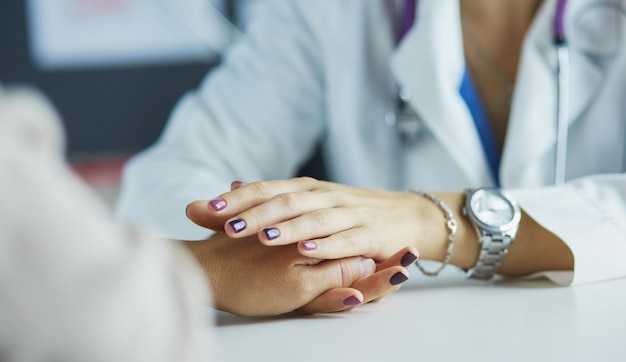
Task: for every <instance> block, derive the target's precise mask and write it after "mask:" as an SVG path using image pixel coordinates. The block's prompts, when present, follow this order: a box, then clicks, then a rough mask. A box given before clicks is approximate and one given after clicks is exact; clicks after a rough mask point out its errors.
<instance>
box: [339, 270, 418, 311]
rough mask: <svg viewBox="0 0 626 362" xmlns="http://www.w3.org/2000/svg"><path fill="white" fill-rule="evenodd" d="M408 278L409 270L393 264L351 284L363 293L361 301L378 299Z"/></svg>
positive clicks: (397, 287)
mask: <svg viewBox="0 0 626 362" xmlns="http://www.w3.org/2000/svg"><path fill="white" fill-rule="evenodd" d="M408 279H409V271H408V270H407V269H405V268H403V267H401V266H393V267H390V268H387V269H384V270H381V271H379V272H376V273H374V274H373V275H371V276H369V277H367V278H363V279H360V280H358V281H356V282H355V283H354V284H352V286H351V287H352V288H355V289H358V290H360V291H361V293H363V298H364V299H363V303H367V302H370V301H374V300H379V299H381V298H383V297H385V296H387V295H389V294H390V293H393V292H395V291H396V290H398V289H400V287H401V286H402V284H403V283H404V282H406V281H407V280H408Z"/></svg>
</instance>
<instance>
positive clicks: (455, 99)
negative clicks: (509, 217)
mask: <svg viewBox="0 0 626 362" xmlns="http://www.w3.org/2000/svg"><path fill="white" fill-rule="evenodd" d="M464 59H465V58H464V54H463V43H462V36H461V29H460V21H459V4H458V2H457V1H421V2H420V7H419V9H418V15H417V21H416V22H415V26H414V27H413V28H412V29H411V31H410V32H409V33H408V34H407V35H406V36H405V38H404V39H403V41H402V43H401V44H400V45H399V46H398V49H397V50H396V52H395V53H394V54H393V56H392V67H393V73H394V76H395V78H396V80H397V82H398V83H399V84H400V85H401V86H402V87H404V89H405V90H406V91H408V93H409V96H410V102H411V105H412V106H413V108H414V109H415V111H416V112H417V114H418V115H419V116H420V117H421V119H422V121H423V122H424V123H425V125H426V127H427V128H428V129H429V131H430V132H431V133H432V135H433V137H435V138H436V139H437V140H438V142H439V143H440V144H441V145H443V147H444V148H445V149H446V151H447V152H448V153H449V154H450V155H451V156H452V158H453V159H454V160H456V162H457V163H458V166H459V168H460V169H461V170H462V171H463V172H464V174H465V175H466V177H467V179H468V180H469V182H470V184H472V185H490V184H492V183H493V180H492V177H491V175H490V171H489V166H488V164H487V161H486V158H485V155H484V152H483V149H482V146H481V144H480V140H479V138H478V135H477V133H476V129H475V126H474V124H473V121H472V118H471V115H470V113H469V111H468V109H467V106H466V104H465V102H464V101H463V99H462V98H461V97H460V95H459V86H460V83H461V79H462V76H463V73H464V71H465V61H464ZM409 167H410V165H409Z"/></svg>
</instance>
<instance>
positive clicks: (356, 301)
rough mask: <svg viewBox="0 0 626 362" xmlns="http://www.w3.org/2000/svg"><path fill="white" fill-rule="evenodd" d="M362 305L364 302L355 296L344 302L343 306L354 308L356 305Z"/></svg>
mask: <svg viewBox="0 0 626 362" xmlns="http://www.w3.org/2000/svg"><path fill="white" fill-rule="evenodd" d="M361 303H363V302H362V301H361V300H360V299H359V298H357V297H355V296H354V295H353V296H351V297H348V298H346V299H344V300H343V304H344V305H346V306H348V307H354V306H355V305H359V304H361Z"/></svg>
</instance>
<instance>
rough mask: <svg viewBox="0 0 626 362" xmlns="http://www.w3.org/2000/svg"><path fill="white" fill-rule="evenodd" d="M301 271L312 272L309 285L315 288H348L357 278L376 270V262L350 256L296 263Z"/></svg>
mask: <svg viewBox="0 0 626 362" xmlns="http://www.w3.org/2000/svg"><path fill="white" fill-rule="evenodd" d="M296 267H300V268H301V270H302V271H303V272H307V273H312V274H311V275H309V276H308V278H310V279H312V283H311V285H314V286H315V288H316V289H317V290H324V291H326V290H330V289H335V288H348V287H349V286H351V285H352V284H354V282H356V281H357V280H359V279H362V278H367V277H369V276H371V275H373V274H374V273H375V272H376V263H374V260H372V259H370V258H363V257H352V258H343V259H337V260H325V261H323V262H321V263H317V264H314V265H297V266H296Z"/></svg>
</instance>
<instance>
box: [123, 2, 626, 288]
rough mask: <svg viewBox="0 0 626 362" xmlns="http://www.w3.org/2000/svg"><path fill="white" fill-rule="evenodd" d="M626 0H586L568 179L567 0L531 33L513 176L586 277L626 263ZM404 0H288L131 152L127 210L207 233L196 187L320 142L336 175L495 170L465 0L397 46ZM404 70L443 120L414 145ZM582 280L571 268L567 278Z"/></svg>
mask: <svg viewBox="0 0 626 362" xmlns="http://www.w3.org/2000/svg"><path fill="white" fill-rule="evenodd" d="M625 7H626V2H625V1H623V0H572V1H570V5H569V7H568V9H567V14H566V21H565V28H566V32H567V35H568V38H569V43H570V52H571V78H570V83H571V92H572V95H571V107H570V115H571V117H570V130H569V133H570V136H569V153H568V163H567V166H568V170H567V179H568V180H569V182H568V183H567V184H566V185H564V186H560V187H551V186H550V184H551V183H552V182H553V181H552V180H553V177H554V158H555V156H554V154H555V152H554V149H555V145H554V144H555V142H554V139H555V123H556V116H555V115H556V103H557V96H556V75H555V68H556V57H555V50H554V47H553V45H552V43H551V40H552V31H551V26H552V17H553V16H554V13H555V9H556V0H546V1H544V3H543V4H542V5H541V7H540V9H539V11H538V13H537V15H536V18H535V20H534V22H533V23H532V25H531V28H530V29H529V31H528V34H527V36H526V39H525V42H524V46H523V51H522V55H521V61H520V66H519V74H518V76H517V84H516V87H515V90H514V96H513V101H512V106H511V116H510V123H509V128H508V133H507V136H506V144H505V147H504V150H503V154H502V161H501V168H500V179H501V184H502V187H503V188H505V189H508V190H509V192H510V193H511V194H512V195H513V196H514V197H515V198H516V199H517V201H518V202H519V203H520V204H521V206H522V207H523V208H524V209H525V210H526V211H527V212H528V213H529V214H530V215H531V216H532V217H533V218H535V219H536V220H537V221H538V222H539V223H541V224H542V225H543V226H545V227H546V228H548V229H549V230H551V231H552V232H554V233H556V234H557V235H558V236H560V237H561V238H562V239H563V240H565V242H566V243H567V244H568V245H569V247H570V248H571V249H572V251H573V253H574V256H575V263H576V266H575V276H574V280H573V282H575V283H581V282H589V281H595V280H604V279H611V278H618V277H623V276H626V263H624V262H623V255H626V178H625V177H624V175H622V174H621V173H622V171H623V164H624V156H623V155H624V133H625V130H624V127H625V122H626V111H625V110H626V108H625V104H626V17H625V15H624V11H625V10H624V8H625ZM399 8H401V4H400V1H396V2H395V3H393V2H390V1H383V0H380V1H363V0H344V1H336V0H321V1H310V0H292V1H287V0H278V1H269V2H268V5H267V6H266V8H265V9H264V10H263V11H262V12H261V13H260V14H258V17H257V19H256V22H255V23H254V24H252V26H251V28H250V31H249V35H248V36H247V37H246V38H245V39H243V40H242V41H241V42H240V43H239V44H238V45H236V46H235V47H234V48H233V49H232V50H231V51H230V52H229V53H228V55H227V57H226V59H225V61H224V63H223V64H222V65H221V66H220V67H219V68H218V69H217V70H215V71H213V72H212V73H210V74H209V75H208V76H207V78H206V79H205V80H204V82H203V83H202V85H201V86H200V87H199V89H198V90H196V91H194V92H190V93H188V94H186V95H185V96H184V97H183V99H182V100H181V101H180V103H179V104H178V106H177V107H176V109H175V110H174V112H173V114H172V116H171V119H170V120H169V123H168V125H167V127H166V129H165V131H164V133H163V135H162V136H161V138H160V139H159V141H158V142H157V143H156V144H155V145H154V146H152V147H151V148H150V149H148V150H147V151H145V152H143V153H141V154H140V155H138V156H137V157H135V158H134V159H133V160H132V161H131V162H130V163H129V165H128V166H127V167H126V169H125V172H124V179H123V189H122V193H121V198H120V202H119V204H118V215H119V216H120V217H121V218H124V219H129V220H133V221H139V222H147V223H152V224H154V223H156V224H158V225H159V226H161V227H162V228H163V229H164V230H165V232H166V233H167V235H168V236H170V237H178V238H191V239H193V238H200V237H202V236H205V235H206V231H205V230H202V229H200V228H198V227H196V226H194V225H193V224H192V223H191V222H189V221H188V220H186V217H185V213H184V209H185V206H186V204H187V203H189V202H190V201H192V200H196V199H206V198H212V197H215V196H217V195H218V194H220V193H222V192H224V191H226V190H227V189H228V185H229V183H230V182H231V181H232V180H235V179H239V180H244V181H254V180H268V179H282V178H288V177H292V176H293V175H294V173H295V172H296V170H297V169H298V168H299V166H301V165H302V163H303V162H304V161H305V160H306V159H308V158H309V157H310V156H311V153H312V150H313V149H314V147H315V145H316V143H317V142H321V144H322V146H323V150H324V155H325V161H326V164H327V167H328V173H329V176H330V178H331V179H332V180H334V181H337V182H340V183H345V184H350V185H356V186H362V187H370V188H386V189H395V190H407V189H410V188H419V189H425V190H433V191H434V190H455V191H461V190H462V189H463V188H465V187H470V186H472V187H475V186H488V185H493V183H494V181H493V180H492V177H491V174H490V171H489V168H488V165H487V162H486V158H485V156H484V152H483V149H482V146H481V143H480V140H479V138H478V135H477V132H476V130H475V126H474V124H473V121H472V118H471V115H470V113H469V111H468V109H467V107H466V105H465V103H464V101H463V99H462V98H461V97H460V95H459V92H458V89H459V85H460V83H461V79H462V76H463V73H464V68H465V61H464V53H463V48H462V46H463V45H462V34H461V29H460V21H459V19H460V18H459V4H458V1H457V0H424V1H421V2H420V5H419V8H418V15H417V22H416V25H415V26H414V27H413V28H412V29H411V30H410V32H409V33H408V34H406V36H405V37H404V39H403V41H402V42H401V43H400V44H399V45H398V46H396V44H395V40H394V33H393V31H392V29H393V28H394V25H393V22H394V20H393V19H394V16H392V15H391V14H392V13H393V12H397V11H398V9H399ZM397 83H399V84H401V85H402V86H403V87H404V88H405V89H406V90H408V92H409V94H410V103H411V105H412V106H413V108H414V109H415V110H416V112H417V113H419V115H420V116H421V117H422V119H423V122H424V123H425V125H426V127H427V131H426V132H425V134H424V135H423V136H422V137H421V138H420V139H419V140H418V141H417V142H416V143H415V144H412V145H403V144H402V143H401V142H400V140H399V138H398V135H397V133H396V130H395V128H394V127H390V126H389V125H387V124H386V123H385V113H386V112H387V111H388V110H389V109H390V108H391V107H392V103H393V98H394V94H395V93H394V89H395V86H396V84H397ZM560 282H562V283H564V284H568V283H570V282H572V278H571V277H566V278H565V279H564V280H560Z"/></svg>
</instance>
